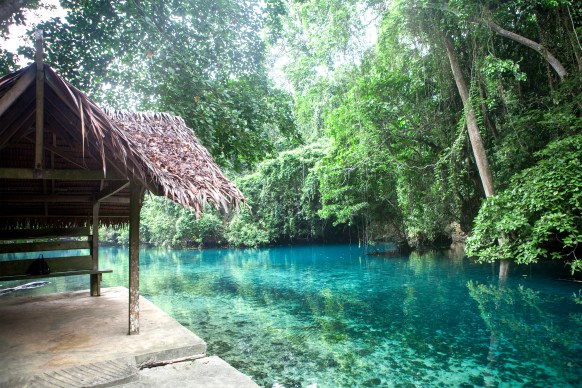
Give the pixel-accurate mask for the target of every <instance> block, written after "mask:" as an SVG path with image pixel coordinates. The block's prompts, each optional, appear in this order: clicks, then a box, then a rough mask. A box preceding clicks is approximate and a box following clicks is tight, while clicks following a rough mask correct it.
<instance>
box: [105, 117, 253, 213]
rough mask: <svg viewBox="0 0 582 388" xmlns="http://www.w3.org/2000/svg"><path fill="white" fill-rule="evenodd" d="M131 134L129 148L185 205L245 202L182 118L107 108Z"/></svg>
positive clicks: (119, 126) (225, 206) (169, 193)
mask: <svg viewBox="0 0 582 388" xmlns="http://www.w3.org/2000/svg"><path fill="white" fill-rule="evenodd" d="M105 113H106V114H107V115H108V116H109V118H110V119H111V120H112V121H113V123H114V124H115V128H116V129H119V130H120V131H121V132H122V133H124V134H125V135H126V136H127V139H128V142H129V148H130V150H131V152H132V153H133V154H134V155H135V157H136V158H140V162H141V163H142V164H143V165H144V166H145V167H146V168H147V170H148V171H149V172H150V174H149V175H150V176H151V177H152V179H153V181H154V182H155V183H157V184H158V185H159V186H161V187H162V188H163V190H164V194H165V195H166V196H167V197H168V198H170V199H172V200H174V201H175V202H178V203H180V204H182V205H185V206H189V207H192V208H194V209H195V211H196V213H199V212H200V211H201V210H202V207H201V206H202V205H203V204H204V203H212V204H213V205H214V206H216V207H217V208H222V209H223V210H225V211H226V210H227V209H228V205H229V204H234V205H235V206H236V207H238V206H240V204H242V203H243V202H244V197H243V195H242V193H241V192H240V191H239V190H238V188H237V187H236V186H235V185H234V184H233V183H232V182H231V181H230V180H229V179H228V178H226V176H225V175H224V174H223V173H222V171H221V170H220V168H219V167H218V165H217V164H216V163H215V162H214V160H213V159H212V156H211V155H210V153H209V152H208V150H206V148H204V146H202V144H200V142H199V141H198V139H197V138H196V136H194V133H193V132H192V130H191V129H189V128H188V127H187V126H186V123H185V122H184V120H182V118H180V117H176V116H172V115H170V114H168V113H154V112H139V113H137V112H129V111H118V110H113V109H105Z"/></svg>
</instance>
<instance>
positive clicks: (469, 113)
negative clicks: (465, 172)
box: [444, 37, 495, 197]
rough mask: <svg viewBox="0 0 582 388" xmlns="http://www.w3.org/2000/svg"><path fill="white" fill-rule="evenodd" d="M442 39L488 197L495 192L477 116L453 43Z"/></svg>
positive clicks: (445, 38)
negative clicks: (461, 101) (470, 100)
mask: <svg viewBox="0 0 582 388" xmlns="http://www.w3.org/2000/svg"><path fill="white" fill-rule="evenodd" d="M444 40H445V45H446V46H447V54H448V55H449V61H450V63H451V69H452V70H453V76H454V77H455V83H456V84H457V89H459V94H460V95H461V99H462V100H463V106H464V108H465V121H466V122H467V129H468V131H469V139H471V147H472V148H473V155H474V156H475V162H476V163H477V169H478V170H479V176H480V177H481V184H482V185H483V189H484V190H485V196H486V197H490V196H492V195H493V194H494V193H495V192H494V190H493V176H492V175H491V168H490V167H489V162H488V161H487V154H486V153H485V147H484V146H483V139H482V138H481V133H480V132H479V127H478V126H477V118H476V117H475V112H474V111H473V107H472V106H471V104H470V102H469V89H467V84H466V83H465V79H464V78H463V73H462V72H461V67H460V66H459V61H458V60H457V56H456V55H455V50H454V48H453V43H452V42H451V40H450V39H449V38H447V37H444Z"/></svg>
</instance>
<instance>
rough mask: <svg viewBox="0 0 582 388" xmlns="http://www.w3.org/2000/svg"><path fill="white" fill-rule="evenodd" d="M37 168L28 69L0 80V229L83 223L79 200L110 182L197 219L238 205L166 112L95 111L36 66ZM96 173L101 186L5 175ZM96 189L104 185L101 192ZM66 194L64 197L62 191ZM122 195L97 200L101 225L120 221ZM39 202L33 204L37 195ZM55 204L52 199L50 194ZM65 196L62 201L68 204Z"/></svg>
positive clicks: (32, 69) (86, 211)
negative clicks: (162, 199)
mask: <svg viewBox="0 0 582 388" xmlns="http://www.w3.org/2000/svg"><path fill="white" fill-rule="evenodd" d="M44 76H45V82H44V96H45V98H44V128H43V135H44V136H43V138H44V139H43V140H44V142H43V151H42V155H41V156H42V159H43V166H42V167H41V168H40V169H38V168H37V167H38V166H35V160H34V159H35V146H36V144H37V142H36V136H35V126H34V124H35V122H36V115H35V111H36V104H35V101H36V84H35V82H34V80H35V79H36V65H35V64H33V65H30V66H28V67H26V68H24V69H22V70H19V71H17V72H14V73H12V74H8V75H7V76H5V77H3V78H1V79H0V169H4V173H2V174H0V206H1V212H0V214H1V217H2V218H1V219H0V224H2V225H3V226H4V227H7V226H10V225H11V224H14V222H16V221H18V222H20V223H22V222H28V223H30V222H32V223H33V224H53V225H55V224H66V223H75V224H77V223H83V222H85V221H86V220H87V216H89V215H90V214H91V205H92V201H83V200H82V199H83V197H86V198H87V199H88V198H89V197H90V196H92V195H95V194H96V193H97V192H99V191H101V190H103V189H104V188H106V187H109V185H112V183H113V182H116V181H117V179H118V178H120V177H122V178H125V179H137V180H139V181H140V182H141V183H142V184H143V186H145V187H146V188H147V189H149V190H150V191H151V192H153V193H155V194H158V195H166V196H167V197H168V198H170V199H172V200H173V201H175V202H177V203H180V204H181V205H184V206H188V207H191V208H193V209H195V210H196V212H197V213H199V212H200V211H201V210H202V207H203V206H204V204H205V203H211V204H213V205H214V206H216V207H218V208H220V209H223V210H226V209H227V208H228V207H229V206H233V207H235V208H238V207H239V206H240V205H241V204H242V203H243V202H244V198H243V196H242V194H241V192H240V191H239V190H238V189H237V188H236V187H235V185H234V184H233V183H232V182H231V181H230V180H229V179H228V178H226V177H225V175H224V174H223V173H222V172H221V171H220V169H219V167H218V166H217V165H216V163H215V162H214V161H213V160H212V157H211V156H210V154H209V153H208V151H207V150H206V149H205V148H204V147H203V146H202V145H201V144H200V142H199V141H198V139H197V138H196V136H195V135H194V133H193V131H192V130H191V129H189V128H188V127H187V126H186V125H185V123H184V121H183V120H182V119H181V118H179V117H176V116H172V115H170V114H167V113H152V112H140V113H137V112H127V111H117V110H113V109H101V108H99V107H98V106H97V105H96V104H95V103H94V102H93V101H91V100H90V99H89V98H88V97H87V96H86V95H85V94H84V93H82V92H81V91H79V90H78V89H76V88H75V87H73V86H72V85H71V84H69V83H68V82H66V81H65V80H63V79H62V78H60V77H59V76H58V75H57V74H56V73H55V72H54V70H52V69H51V68H50V67H49V66H48V65H44ZM33 168H36V170H37V172H39V173H40V171H42V170H48V169H52V170H75V171H94V172H96V171H102V176H101V177H100V178H102V179H97V180H95V179H92V180H83V179H82V178H75V180H66V179H59V180H53V179H50V180H49V181H51V183H50V184H48V185H47V180H46V179H42V180H26V179H22V177H14V178H16V179H11V178H12V177H13V175H11V174H10V172H11V170H6V169H12V170H13V169H28V170H32V169H33ZM102 182H106V184H105V186H106V187H103V186H104V184H103V183H102ZM64 187H66V190H65V189H64ZM127 193H128V189H127V188H123V189H121V190H120V191H119V192H117V193H115V196H112V197H110V198H109V200H108V201H103V204H102V209H101V218H102V221H105V222H109V223H119V222H125V221H127V216H128V214H129V213H128V205H127V203H122V202H123V201H120V200H116V199H115V198H123V197H127ZM40 194H42V195H44V196H45V201H41V198H39V197H38V195H40ZM56 194H58V195H59V197H60V199H59V200H57V199H56V198H55V195H56ZM66 197H69V198H68V199H67V198H66Z"/></svg>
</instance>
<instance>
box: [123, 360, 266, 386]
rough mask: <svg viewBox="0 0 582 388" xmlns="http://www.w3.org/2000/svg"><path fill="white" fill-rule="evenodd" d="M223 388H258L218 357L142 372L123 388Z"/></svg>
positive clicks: (248, 378)
mask: <svg viewBox="0 0 582 388" xmlns="http://www.w3.org/2000/svg"><path fill="white" fill-rule="evenodd" d="M144 387H156V388H182V387H220V388H255V387H258V385H257V384H256V383H255V382H254V381H253V380H251V379H250V377H248V376H246V375H244V374H242V373H241V372H239V371H237V370H236V369H234V368H233V367H232V366H230V365H229V364H228V363H226V362H225V361H224V360H222V359H221V358H219V357H216V356H214V357H205V358H201V359H199V360H196V361H187V362H180V363H177V364H172V365H166V366H162V367H157V368H148V369H143V370H141V371H140V372H139V374H138V379H137V380H136V381H134V382H131V383H128V384H123V385H121V386H120V388H144Z"/></svg>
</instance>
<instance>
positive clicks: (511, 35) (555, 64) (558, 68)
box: [480, 19, 568, 81]
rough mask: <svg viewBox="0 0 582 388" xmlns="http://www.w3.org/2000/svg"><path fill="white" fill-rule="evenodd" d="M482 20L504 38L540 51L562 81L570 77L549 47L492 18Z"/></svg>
mask: <svg viewBox="0 0 582 388" xmlns="http://www.w3.org/2000/svg"><path fill="white" fill-rule="evenodd" d="M480 20H481V22H482V23H484V24H486V25H487V26H488V27H489V28H491V30H493V31H494V32H495V33H497V34H498V35H500V36H503V37H504V38H508V39H511V40H513V41H514V42H517V43H519V44H522V45H524V46H526V47H529V48H531V49H533V50H535V51H537V52H538V53H540V54H541V56H542V57H544V59H545V60H546V61H547V62H548V63H549V64H550V66H552V68H553V69H554V71H555V72H556V73H557V74H558V77H560V80H561V81H563V80H564V79H566V77H568V72H567V71H566V68H565V67H564V66H563V65H562V63H561V62H560V61H559V60H558V58H556V57H555V56H554V55H553V54H552V53H551V52H549V51H548V49H546V48H545V47H544V46H542V45H541V44H539V43H537V42H534V41H533V40H531V39H528V38H526V37H525V36H521V35H519V34H516V33H515V32H511V31H508V30H506V29H504V28H503V27H501V26H500V25H498V24H496V23H495V22H492V21H491V20H484V19H480Z"/></svg>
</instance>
